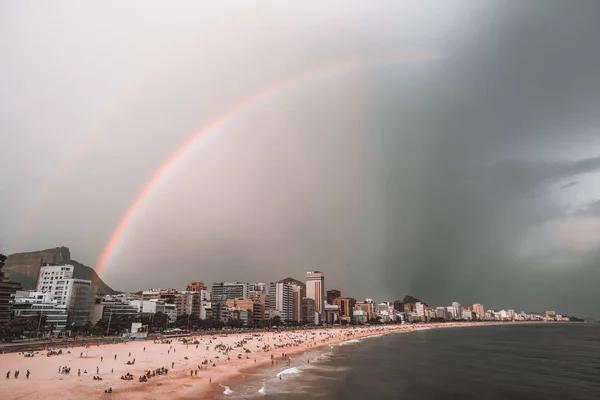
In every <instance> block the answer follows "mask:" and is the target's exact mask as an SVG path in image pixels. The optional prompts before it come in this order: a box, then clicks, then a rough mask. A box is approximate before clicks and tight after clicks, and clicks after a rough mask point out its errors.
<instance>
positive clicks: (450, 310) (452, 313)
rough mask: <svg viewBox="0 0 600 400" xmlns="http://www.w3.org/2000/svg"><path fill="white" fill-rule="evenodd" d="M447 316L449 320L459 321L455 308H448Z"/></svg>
mask: <svg viewBox="0 0 600 400" xmlns="http://www.w3.org/2000/svg"><path fill="white" fill-rule="evenodd" d="M446 314H447V315H448V317H449V318H448V319H457V315H459V314H457V311H456V308H454V306H448V307H446Z"/></svg>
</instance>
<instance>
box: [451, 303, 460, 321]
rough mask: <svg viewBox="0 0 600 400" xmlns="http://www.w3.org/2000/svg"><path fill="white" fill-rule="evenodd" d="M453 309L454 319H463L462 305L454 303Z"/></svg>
mask: <svg viewBox="0 0 600 400" xmlns="http://www.w3.org/2000/svg"><path fill="white" fill-rule="evenodd" d="M452 308H454V314H453V315H454V317H455V318H457V319H461V318H462V307H461V306H460V303H458V302H456V301H455V302H453V303H452Z"/></svg>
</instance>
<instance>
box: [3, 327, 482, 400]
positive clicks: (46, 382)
mask: <svg viewBox="0 0 600 400" xmlns="http://www.w3.org/2000/svg"><path fill="white" fill-rule="evenodd" d="M482 325H488V324H482V323H468V322H462V323H443V324H427V325H382V326H370V327H347V328H328V329H325V328H323V329H312V330H295V331H283V332H280V333H276V332H263V333H229V334H225V333H220V334H215V335H204V336H194V337H193V338H195V339H197V341H198V344H190V343H188V344H186V343H184V342H183V341H181V340H178V339H171V341H170V343H167V342H164V343H161V342H155V341H152V340H146V341H136V342H124V343H117V344H103V345H92V346H89V347H82V346H79V347H74V348H68V349H65V348H63V349H62V352H63V353H62V354H60V355H52V356H46V351H40V352H39V353H38V354H35V355H34V356H33V357H25V356H24V354H23V353H8V354H2V355H0V373H2V376H1V377H0V390H2V393H3V396H2V398H3V399H11V400H12V399H15V400H16V399H28V400H30V399H61V400H71V399H82V398H86V399H88V400H94V399H117V398H118V399H124V398H127V399H165V398H180V399H186V398H196V399H197V398H199V397H200V398H202V393H206V394H207V396H208V393H210V392H214V390H217V389H218V388H219V387H220V386H219V385H222V386H227V382H228V381H229V380H232V379H236V377H238V376H241V373H242V371H244V370H247V369H248V368H259V367H261V366H265V365H269V366H272V365H281V367H282V369H285V368H286V365H287V364H288V358H293V356H294V355H295V354H298V353H301V352H305V351H308V350H311V349H314V348H317V347H319V346H327V345H331V344H335V343H339V342H343V341H347V340H352V339H357V338H361V337H366V336H373V335H382V334H388V333H391V332H399V331H400V332H409V331H412V330H416V329H424V328H425V329H431V328H450V327H457V326H482ZM189 339H192V338H189ZM192 340H193V339H192ZM240 355H241V356H240ZM134 360H135V363H134V364H133V365H131V364H128V362H129V363H132V362H133V361H134ZM64 368H70V372H69V373H64V372H62V370H63V369H64ZM159 368H164V369H167V370H168V372H167V373H166V374H160V375H159V374H157V373H156V370H157V369H159ZM9 371H10V376H9V378H7V377H6V374H7V373H8V372H9ZM15 371H19V372H20V373H19V376H18V378H17V379H15V377H14V374H15ZM27 371H30V373H31V375H30V376H29V378H26V373H27ZM148 371H150V375H152V372H153V371H154V375H155V376H151V377H150V378H149V379H148V380H147V382H140V381H139V377H140V376H142V375H144V374H146V375H147V374H148ZM128 373H129V374H131V375H132V376H133V379H132V380H123V379H121V377H122V376H124V375H126V374H128ZM94 377H100V378H101V380H95V379H94ZM108 388H112V393H111V394H105V393H104V391H105V390H106V389H108Z"/></svg>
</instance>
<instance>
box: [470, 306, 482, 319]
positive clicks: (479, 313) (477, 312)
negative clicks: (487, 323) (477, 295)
mask: <svg viewBox="0 0 600 400" xmlns="http://www.w3.org/2000/svg"><path fill="white" fill-rule="evenodd" d="M473 312H474V313H475V315H477V318H478V319H484V318H485V309H484V308H483V304H473Z"/></svg>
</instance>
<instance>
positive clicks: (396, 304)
mask: <svg viewBox="0 0 600 400" xmlns="http://www.w3.org/2000/svg"><path fill="white" fill-rule="evenodd" d="M394 310H396V311H398V312H400V313H403V312H404V302H403V301H402V300H396V301H394Z"/></svg>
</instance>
